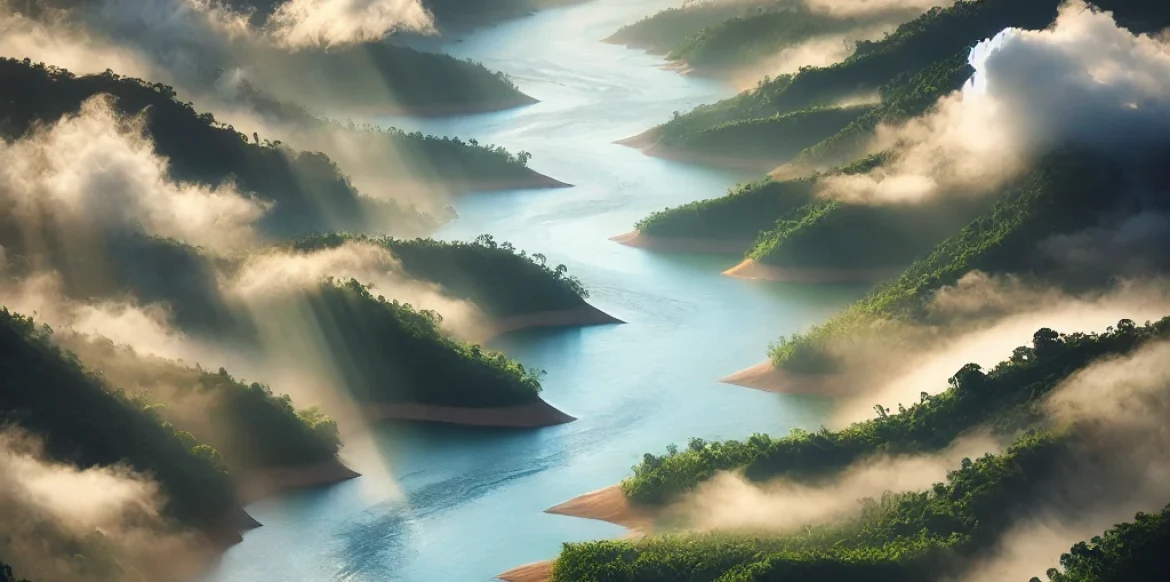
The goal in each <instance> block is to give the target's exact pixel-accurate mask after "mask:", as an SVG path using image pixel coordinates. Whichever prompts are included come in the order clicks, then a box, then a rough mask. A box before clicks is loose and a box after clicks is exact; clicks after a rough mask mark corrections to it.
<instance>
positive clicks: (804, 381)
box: [719, 362, 833, 396]
mask: <svg viewBox="0 0 1170 582" xmlns="http://www.w3.org/2000/svg"><path fill="white" fill-rule="evenodd" d="M832 378H833V376H830V375H822V374H816V375H812V374H809V375H804V374H792V373H789V372H785V371H783V370H777V369H776V366H774V365H772V362H763V363H761V364H756V365H755V366H752V367H750V368H747V369H744V370H740V371H738V372H736V373H734V374H732V375H730V376H727V377H724V378H720V379H719V381H720V382H722V383H724V384H734V385H736V386H743V387H745V388H754V389H756V390H763V391H764V392H774V393H776V394H815V395H821V396H823V395H825V393H826V390H828V389H829V387H830V386H832V383H831V382H830V380H831V379H832Z"/></svg>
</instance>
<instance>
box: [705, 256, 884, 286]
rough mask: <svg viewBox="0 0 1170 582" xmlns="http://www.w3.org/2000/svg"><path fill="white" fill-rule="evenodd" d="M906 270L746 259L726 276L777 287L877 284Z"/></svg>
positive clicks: (725, 273)
mask: <svg viewBox="0 0 1170 582" xmlns="http://www.w3.org/2000/svg"><path fill="white" fill-rule="evenodd" d="M902 271H903V267H874V268H870V269H833V268H821V267H798V268H792V267H777V266H775V265H768V264H764V263H760V262H758V261H756V260H755V259H746V260H744V261H743V262H742V263H740V264H738V265H736V266H734V267H732V268H730V269H728V270H726V271H724V272H723V274H724V275H727V276H729V277H736V278H738V279H757V280H761V281H774V282H777V283H810V284H816V283H875V282H877V281H881V280H883V279H888V278H890V277H893V276H894V275H897V274H898V273H901V272H902Z"/></svg>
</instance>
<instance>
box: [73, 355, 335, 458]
mask: <svg viewBox="0 0 1170 582" xmlns="http://www.w3.org/2000/svg"><path fill="white" fill-rule="evenodd" d="M58 341H60V342H61V343H62V344H63V347H65V348H68V349H70V350H71V351H72V352H74V353H76V354H78V356H79V358H80V359H81V361H82V362H83V363H84V364H85V366H86V367H87V368H89V369H91V370H93V371H94V372H95V373H98V374H100V375H101V376H102V377H103V378H104V379H106V380H107V381H108V382H109V383H110V384H112V385H115V386H118V387H119V388H120V389H122V390H124V391H125V392H126V393H127V394H129V395H131V396H132V398H133V399H134V400H135V401H136V402H139V403H141V404H142V405H143V406H145V407H147V408H149V409H151V410H152V411H154V412H155V413H156V414H157V415H158V416H159V417H161V418H163V419H165V420H166V421H167V422H170V423H172V424H174V425H175V426H176V427H178V428H179V429H180V430H184V431H187V432H189V433H191V434H192V435H194V436H195V438H196V439H198V440H199V441H200V442H203V443H207V444H208V445H210V446H212V447H214V448H215V449H216V450H217V451H219V452H220V454H221V455H222V456H223V459H224V461H225V462H226V463H227V466H228V467H229V468H230V469H231V471H232V473H233V474H236V475H246V474H247V473H248V472H250V471H254V470H257V469H266V468H273V467H289V466H300V465H312V464H316V463H322V462H325V461H329V460H332V459H334V458H335V457H336V455H337V449H338V447H339V446H340V444H341V443H340V440H339V439H338V434H337V423H336V422H334V421H333V419H331V418H329V417H328V416H326V415H324V414H322V413H321V412H320V411H319V410H317V409H315V408H310V409H305V410H300V411H298V410H296V409H295V408H294V407H293V404H292V399H291V398H289V396H288V395H283V394H282V395H275V394H273V393H272V390H271V389H270V388H269V387H268V386H265V385H262V384H259V383H255V382H253V383H252V384H246V383H244V382H242V381H239V380H237V379H235V378H233V377H232V376H231V375H230V374H228V372H227V371H226V370H224V369H223V368H220V369H219V371H217V372H211V371H207V370H203V369H202V368H199V367H196V368H188V367H186V366H183V365H182V364H180V363H178V362H172V361H167V360H163V359H159V358H154V357H150V356H146V355H142V354H137V353H134V351H133V350H131V349H130V348H128V347H125V346H117V345H115V344H114V343H113V342H110V341H109V340H104V339H89V338H82V337H65V336H63V339H59V340H58Z"/></svg>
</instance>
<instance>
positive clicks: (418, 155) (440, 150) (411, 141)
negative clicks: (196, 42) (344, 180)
mask: <svg viewBox="0 0 1170 582" xmlns="http://www.w3.org/2000/svg"><path fill="white" fill-rule="evenodd" d="M236 93H237V95H238V97H239V98H240V99H241V100H243V101H245V102H247V103H248V104H249V105H250V106H252V107H253V108H254V109H255V110H256V111H257V112H258V113H260V114H261V115H264V116H268V117H272V118H274V119H279V120H283V121H288V122H292V123H294V124H297V125H298V126H300V127H306V128H316V129H321V130H325V131H330V130H339V129H345V130H348V131H349V132H350V133H349V135H348V136H347V137H349V138H351V139H353V140H355V141H357V142H358V143H360V144H364V143H367V142H368V143H369V144H371V147H374V148H379V147H380V148H384V149H387V150H389V151H392V152H394V155H395V156H396V157H397V158H399V159H398V160H397V161H398V162H399V163H401V164H402V165H403V166H404V167H406V168H425V169H427V170H429V171H430V172H431V173H432V174H433V179H438V180H442V181H444V182H448V183H459V182H468V183H474V182H475V181H477V180H486V179H493V178H494V179H506V178H523V177H528V176H531V175H532V172H531V171H530V170H528V169H527V165H528V160H529V159H530V158H531V157H532V155H531V154H529V153H528V152H518V153H515V154H513V153H511V152H509V151H508V150H506V149H505V148H504V147H503V146H497V145H482V144H480V143H479V142H478V141H476V140H474V139H470V140H467V141H464V140H462V139H459V138H458V137H447V136H436V135H427V134H424V133H422V132H418V131H415V132H406V131H403V130H401V129H397V128H393V127H390V128H384V127H381V126H378V125H374V124H369V123H363V124H360V125H358V124H355V123H354V122H353V121H352V120H349V121H347V122H345V123H341V122H336V121H332V120H329V119H326V118H323V117H320V116H317V115H314V114H313V113H311V112H309V111H308V110H307V109H305V108H304V107H302V106H299V105H295V104H291V103H287V102H283V101H279V100H276V99H274V98H272V97H271V96H269V95H267V94H265V93H263V92H261V91H259V90H257V89H256V88H255V87H253V86H252V85H251V84H250V83H248V82H247V81H241V82H240V84H239V86H238V87H237V88H236ZM426 177H427V178H432V176H430V175H428V176H426ZM367 194H370V193H367Z"/></svg>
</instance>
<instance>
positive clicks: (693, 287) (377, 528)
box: [207, 0, 862, 582]
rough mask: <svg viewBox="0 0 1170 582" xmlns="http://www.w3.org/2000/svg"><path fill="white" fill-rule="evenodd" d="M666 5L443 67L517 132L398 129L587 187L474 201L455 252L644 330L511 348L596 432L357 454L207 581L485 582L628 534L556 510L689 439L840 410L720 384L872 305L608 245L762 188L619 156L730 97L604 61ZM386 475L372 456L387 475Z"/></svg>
mask: <svg viewBox="0 0 1170 582" xmlns="http://www.w3.org/2000/svg"><path fill="white" fill-rule="evenodd" d="M676 3H677V2H670V1H667V0H594V1H592V2H589V3H585V4H582V5H579V6H576V7H571V8H565V9H557V10H549V11H546V12H542V13H540V14H537V15H535V16H530V17H527V18H524V19H520V20H517V21H514V22H510V23H506V24H503V25H499V26H496V27H493V28H488V29H484V30H482V31H480V32H477V33H475V34H471V35H467V36H464V37H463V40H462V42H451V43H450V44H449V45H447V46H444V47H443V48H444V50H447V51H448V52H450V53H452V54H454V55H456V56H459V57H470V58H473V59H474V60H478V61H481V62H483V63H484V64H486V65H487V66H488V67H490V68H493V69H497V70H502V71H504V72H506V73H507V74H509V75H510V76H512V77H513V79H514V80H515V81H516V83H517V84H518V85H519V86H520V87H521V89H522V90H523V91H524V92H526V93H528V94H530V95H532V96H534V97H536V98H538V99H540V100H541V103H539V104H536V105H533V106H530V107H526V108H523V109H520V110H515V111H509V112H504V113H498V114H489V115H478V116H470V117H460V118H448V119H430V120H404V119H392V120H384V121H386V123H387V124H394V125H398V126H402V127H405V128H410V129H420V130H423V131H426V132H428V133H436V134H443V135H459V136H461V137H463V138H476V139H478V140H479V141H480V142H484V143H497V144H502V145H504V146H506V147H508V148H509V149H511V150H513V151H516V150H527V151H529V152H532V153H533V154H534V158H533V160H532V162H531V163H532V166H533V167H534V168H535V169H536V170H538V171H540V172H542V173H545V174H548V175H550V176H552V177H554V178H557V179H559V180H562V181H565V182H569V183H572V184H575V185H576V186H575V187H573V188H569V189H561V190H544V191H525V192H505V193H493V194H480V195H473V196H468V197H465V198H463V199H461V200H459V201H458V202H457V203H456V205H455V206H456V209H457V211H458V212H459V215H460V218H459V219H458V220H456V221H454V222H452V223H451V224H449V225H448V226H446V227H445V228H444V229H443V230H442V231H441V232H440V233H438V234H437V235H436V236H437V237H439V238H445V239H460V240H469V239H472V238H474V237H475V236H477V235H479V234H480V233H491V234H492V235H494V236H495V237H496V239H497V240H501V241H503V240H506V241H511V242H513V243H514V244H516V246H517V247H519V248H522V249H526V250H528V251H529V252H530V253H532V252H542V253H544V254H546V255H547V256H548V257H549V260H550V261H551V262H553V263H554V264H555V263H564V264H566V265H567V266H568V267H569V272H570V273H571V274H574V275H576V276H577V277H579V278H580V279H581V280H582V281H584V282H585V284H586V285H587V286H588V288H589V289H590V292H591V293H592V296H591V297H590V302H591V303H593V304H594V305H596V306H597V307H599V308H601V309H602V310H604V311H606V312H608V313H611V314H613V315H615V316H616V317H619V318H621V319H622V320H624V321H626V322H628V323H627V324H625V325H615V326H606V327H596V328H589V329H572V330H551V331H539V332H528V333H521V334H516V335H513V336H510V337H507V338H504V339H502V340H499V341H497V342H496V345H495V346H494V347H497V348H499V349H503V350H505V351H506V352H507V353H509V354H510V355H511V356H513V357H515V358H518V359H519V360H521V361H522V362H523V363H524V364H525V365H526V366H536V367H540V368H544V369H545V370H547V371H548V376H547V377H546V379H545V381H544V386H545V393H544V396H545V398H546V399H547V400H548V401H549V402H551V403H552V404H553V405H555V406H557V407H559V408H561V409H562V410H565V411H566V412H568V413H570V414H572V415H574V416H577V417H579V418H580V420H578V421H577V422H574V423H571V424H568V425H564V426H559V427H553V428H548V429H544V430H539V431H501V430H482V429H466V428H454V427H443V426H384V427H379V428H378V429H377V430H376V431H375V432H374V435H373V443H372V446H370V447H364V448H363V450H362V451H354V450H352V449H353V445H352V444H351V445H350V447H349V448H348V449H347V450H346V451H345V453H344V454H345V455H346V456H347V457H348V459H347V461H348V462H350V463H351V464H352V465H353V466H354V467H355V469H357V470H358V471H361V472H363V473H366V474H368V475H373V474H375V472H377V469H376V468H374V467H370V466H369V465H378V466H380V467H382V468H384V469H385V472H384V473H383V472H377V474H378V475H381V477H379V478H374V477H372V476H367V477H363V478H360V479H356V480H354V481H351V482H347V483H343V484H340V485H336V486H332V487H327V488H321V489H316V490H311V491H305V492H299V493H294V494H290V495H285V496H282V497H278V498H275V499H270V500H266V501H263V502H260V503H257V504H254V505H251V506H249V507H248V511H249V512H250V513H251V514H252V515H253V516H254V517H256V518H257V519H258V520H259V521H260V522H261V523H263V524H265V526H264V527H262V528H259V529H257V530H254V531H251V532H248V533H247V534H246V535H245V539H244V542H243V543H241V544H239V545H238V546H236V547H234V548H232V549H231V550H229V551H228V553H227V554H226V556H225V557H224V558H223V561H222V563H221V564H220V565H219V566H218V567H217V569H216V570H215V571H214V572H213V573H211V574H210V575H209V576H208V577H207V580H208V582H261V581H263V582H271V581H274V580H289V581H294V580H296V581H299V580H305V581H310V582H318V581H333V580H337V581H367V580H368V581H390V580H402V581H437V582H438V581H454V580H459V581H486V580H489V579H491V578H492V576H494V575H495V574H498V573H500V572H502V571H504V570H506V569H508V568H511V567H513V566H517V565H520V564H524V563H527V562H531V561H535V560H540V559H547V558H551V557H553V556H555V555H556V553H557V552H558V551H559V548H560V545H561V544H562V543H563V542H566V541H579V540H588V539H597V538H606V537H617V536H620V535H622V534H623V532H622V530H621V529H620V528H618V527H615V526H611V525H609V524H605V523H600V522H593V521H589V520H582V519H574V518H568V517H562V516H554V515H548V514H544V513H542V511H543V510H544V509H546V508H548V507H550V506H552V505H555V504H557V503H560V502H562V501H565V500H568V499H570V498H572V497H574V496H576V495H578V494H581V493H585V492H588V491H591V490H593V489H597V488H600V487H604V486H607V485H611V484H613V483H615V482H617V481H619V480H620V479H621V478H622V477H624V476H626V475H627V474H629V471H630V467H631V465H633V464H634V463H635V462H636V461H637V460H638V459H639V458H641V455H642V453H644V452H648V451H652V452H655V453H661V452H662V451H663V450H664V448H665V446H666V445H667V444H669V443H677V444H679V445H680V446H681V445H685V444H686V441H687V439H688V438H689V437H694V436H697V437H702V438H705V439H708V440H711V439H727V438H743V437H746V436H748V435H750V434H751V433H752V432H771V433H785V432H787V431H788V430H789V429H791V428H793V427H798V426H799V427H805V428H808V427H816V426H818V425H819V424H820V423H821V422H822V419H824V418H825V416H826V414H827V411H828V404H827V403H826V402H824V401H822V400H819V399H815V398H809V397H799V396H780V395H774V394H766V393H763V392H757V391H754V390H750V389H746V388H738V387H734V386H728V385H723V384H719V383H717V382H716V381H715V380H716V379H717V378H720V377H722V376H724V375H726V374H729V373H731V372H734V371H736V370H739V369H741V368H744V367H747V366H750V365H753V364H756V363H759V362H760V361H762V360H763V359H764V357H765V350H766V348H767V345H768V342H769V341H772V340H774V339H775V338H776V337H778V336H779V335H782V334H785V333H790V332H793V331H797V330H799V329H802V328H804V327H806V326H808V325H809V324H812V323H816V322H818V321H823V320H824V319H826V318H827V317H828V316H829V315H830V314H831V313H833V312H834V311H836V310H837V309H839V308H840V307H842V306H843V305H845V304H846V303H847V302H848V301H849V300H851V299H853V298H855V297H857V296H859V295H860V294H861V292H862V290H861V289H859V288H857V287H848V286H815V287H814V286H802V285H789V284H776V283H763V282H753V281H742V280H737V279H732V278H729V277H724V276H722V275H720V271H722V270H723V269H725V268H727V267H729V266H731V265H733V264H735V263H736V262H738V260H737V258H736V257H727V256H723V257H712V256H689V255H667V254H656V253H650V252H646V251H642V250H638V249H632V248H627V247H623V246H621V245H618V244H616V243H613V242H610V241H608V240H607V239H608V237H610V236H613V235H616V234H620V233H623V232H626V231H629V230H631V229H632V228H633V224H634V222H635V221H637V220H638V219H639V218H641V217H643V216H645V215H646V214H648V213H650V212H652V211H654V210H657V209H660V208H663V207H666V206H672V205H677V204H680V203H684V202H688V201H691V200H696V199H701V198H709V197H712V196H716V195H719V194H721V193H723V192H724V191H725V190H726V189H727V188H728V187H729V186H731V185H733V184H735V183H736V182H738V181H744V180H747V179H752V178H754V176H750V175H743V174H736V173H734V172H727V171H721V170H713V169H710V168H701V167H697V166H692V165H687V164H683V163H679V162H672V161H667V160H661V159H655V158H650V157H647V156H643V155H642V154H641V153H639V152H637V151H635V150H632V149H629V148H625V147H622V146H618V145H614V144H612V143H611V142H613V141H614V140H617V139H620V138H623V137H628V136H630V135H634V134H637V133H640V132H642V131H643V130H645V129H647V128H649V127H651V126H653V125H655V124H657V123H659V122H661V121H662V120H664V119H666V118H668V117H669V116H670V115H671V112H672V111H676V110H677V111H686V110H688V109H690V108H691V107H693V106H695V105H698V104H701V103H707V102H712V101H715V100H718V99H720V98H722V97H726V96H729V95H730V94H732V92H733V91H732V89H731V88H730V87H726V86H723V85H721V84H719V83H717V82H715V81H712V80H703V79H697V78H689V77H683V76H679V75H677V74H675V73H672V72H668V71H664V70H661V69H659V67H660V66H661V65H662V61H661V59H659V58H657V57H654V56H650V55H646V54H643V53H641V52H639V51H635V50H630V49H626V48H624V47H619V46H613V45H608V44H605V43H601V42H599V40H600V39H602V38H604V37H606V36H608V35H609V34H611V33H612V32H613V31H615V30H617V28H619V27H620V26H621V25H623V24H626V23H629V22H633V21H635V20H637V19H639V18H641V17H643V16H645V15H648V14H651V13H653V12H655V11H657V10H659V9H661V8H663V7H665V6H667V5H670V4H676ZM371 456H372V457H374V458H371Z"/></svg>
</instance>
